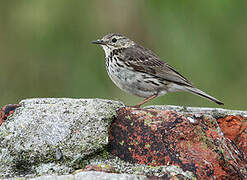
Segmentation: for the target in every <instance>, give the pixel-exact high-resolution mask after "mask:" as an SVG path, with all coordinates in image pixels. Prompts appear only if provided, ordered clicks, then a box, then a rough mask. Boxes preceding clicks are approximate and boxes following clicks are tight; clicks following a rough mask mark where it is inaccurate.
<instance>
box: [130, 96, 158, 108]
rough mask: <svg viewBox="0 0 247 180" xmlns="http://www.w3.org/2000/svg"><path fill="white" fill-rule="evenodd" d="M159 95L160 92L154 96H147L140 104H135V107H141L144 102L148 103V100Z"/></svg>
mask: <svg viewBox="0 0 247 180" xmlns="http://www.w3.org/2000/svg"><path fill="white" fill-rule="evenodd" d="M157 96H158V93H155V94H154V95H152V96H150V97H148V98H146V99H145V100H144V101H142V102H140V103H139V104H137V105H135V106H133V107H135V108H139V107H141V106H142V105H143V104H145V103H147V102H148V101H150V100H152V99H154V98H156V97H157Z"/></svg>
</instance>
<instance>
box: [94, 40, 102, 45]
mask: <svg viewBox="0 0 247 180" xmlns="http://www.w3.org/2000/svg"><path fill="white" fill-rule="evenodd" d="M92 43H93V44H100V45H104V44H105V42H104V41H103V40H102V39H98V40H95V41H92Z"/></svg>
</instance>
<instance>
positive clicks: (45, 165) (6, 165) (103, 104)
mask: <svg viewBox="0 0 247 180" xmlns="http://www.w3.org/2000/svg"><path fill="white" fill-rule="evenodd" d="M20 104H21V105H22V106H21V107H19V108H17V109H16V111H15V112H14V113H13V115H12V116H10V117H9V118H8V119H7V120H6V121H5V122H4V123H3V124H2V125H1V126H0V142H1V144H0V177H14V176H18V175H20V176H24V175H30V176H37V175H43V174H51V173H56V174H66V173H69V172H72V171H74V170H75V169H77V168H80V166H82V165H81V164H80V161H81V159H83V158H85V156H88V155H91V154H93V153H96V152H99V151H101V150H103V149H104V147H105V146H106V145H107V144H108V128H109V125H110V123H111V121H112V120H113V118H114V116H115V115H116V110H117V109H119V108H120V107H122V106H123V104H121V103H120V102H117V101H110V100H101V99H66V98H61V99H55V98H44V99H27V100H23V101H21V102H20Z"/></svg>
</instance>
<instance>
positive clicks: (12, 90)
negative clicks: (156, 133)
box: [0, 0, 247, 110]
mask: <svg viewBox="0 0 247 180" xmlns="http://www.w3.org/2000/svg"><path fill="white" fill-rule="evenodd" d="M111 32H117V33H122V34H124V35H126V36H128V37H129V38H131V39H132V40H134V41H136V42H138V43H139V44H141V45H143V46H145V47H147V48H149V49H151V50H153V51H154V52H155V53H156V54H158V55H159V56H160V57H161V58H162V59H164V60H166V61H167V62H168V63H169V64H170V65H172V66H173V67H175V68H176V69H177V70H178V71H179V72H181V73H182V74H183V75H184V76H186V77H187V78H188V79H190V80H191V81H192V82H193V83H194V84H195V86H196V87H198V88H200V89H202V90H204V91H205V92H207V93H209V94H211V95H213V96H215V97H216V98H218V99H220V100H222V101H223V102H224V103H225V106H220V107H223V108H231V109H241V110H247V105H246V100H247V93H246V90H247V82H246V81H247V80H246V74H247V1H246V0H242V1H241V0H238V1H232V0H217V1H216V0H207V1H205V0H197V1H191V0H189V1H180V0H173V1H164V0H155V1H150V0H124V1H123V0H107V1H106V0H105V1H102V0H101V1H100V0H83V1H78V0H77V1H76V0H70V1H68V0H52V1H51V0H40V1H37V0H36V1H34V0H33V1H30V0H11V1H1V2H0V67H1V70H0V98H1V101H0V105H1V106H2V105H4V104H8V103H17V102H19V101H20V100H21V99H24V98H31V97H72V98H105V99H113V100H121V101H123V102H125V103H126V104H128V105H134V104H136V103H138V102H139V101H141V100H142V98H138V97H135V96H133V95H128V94H126V93H124V92H122V91H121V90H120V89H118V88H117V87H116V86H115V85H114V84H113V83H112V82H111V80H110V79H109V77H108V76H107V73H106V70H105V61H104V52H103V49H102V48H100V47H99V46H95V45H93V44H91V41H92V40H95V39H98V38H101V37H102V36H104V35H106V34H108V33H111ZM148 104H149V105H150V104H157V105H158V104H173V105H185V106H209V107H219V106H218V105H216V104H214V103H213V102H209V101H207V100H205V99H203V98H200V97H198V96H195V95H192V94H189V93H170V94H167V95H164V96H162V97H159V98H156V99H155V100H153V101H151V102H150V103H148Z"/></svg>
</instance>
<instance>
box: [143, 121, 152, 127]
mask: <svg viewBox="0 0 247 180" xmlns="http://www.w3.org/2000/svg"><path fill="white" fill-rule="evenodd" d="M151 123H152V120H151V119H144V124H145V125H147V126H151Z"/></svg>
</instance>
